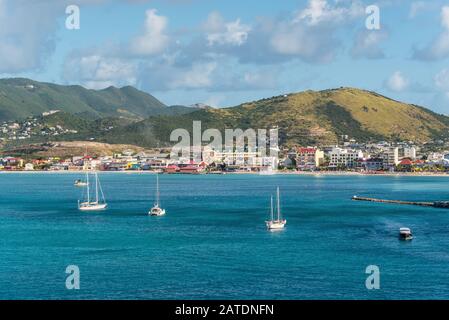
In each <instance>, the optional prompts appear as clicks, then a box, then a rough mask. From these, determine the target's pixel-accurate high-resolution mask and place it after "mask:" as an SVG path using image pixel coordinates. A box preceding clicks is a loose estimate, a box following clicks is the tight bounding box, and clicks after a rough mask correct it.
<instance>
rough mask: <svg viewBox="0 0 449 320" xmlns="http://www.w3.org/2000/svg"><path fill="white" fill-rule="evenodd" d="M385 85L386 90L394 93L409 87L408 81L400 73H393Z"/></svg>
mask: <svg viewBox="0 0 449 320" xmlns="http://www.w3.org/2000/svg"><path fill="white" fill-rule="evenodd" d="M386 85H387V87H388V89H390V90H392V91H396V92H400V91H404V90H405V89H407V87H408V85H409V81H408V79H407V78H405V77H404V76H403V75H402V73H401V72H400V71H395V72H394V73H393V74H392V75H391V76H390V78H388V80H387V82H386Z"/></svg>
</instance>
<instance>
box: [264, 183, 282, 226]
mask: <svg viewBox="0 0 449 320" xmlns="http://www.w3.org/2000/svg"><path fill="white" fill-rule="evenodd" d="M276 209H277V217H276V219H275V217H274V207H273V196H271V209H270V220H268V221H265V223H266V225H267V228H268V230H280V229H284V227H285V225H286V224H287V220H285V219H281V205H280V197H279V187H278V188H277V194H276Z"/></svg>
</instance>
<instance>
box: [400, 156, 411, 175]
mask: <svg viewBox="0 0 449 320" xmlns="http://www.w3.org/2000/svg"><path fill="white" fill-rule="evenodd" d="M412 166H413V161H412V160H410V159H402V160H401V162H399V164H398V170H399V171H405V172H411V171H412Z"/></svg>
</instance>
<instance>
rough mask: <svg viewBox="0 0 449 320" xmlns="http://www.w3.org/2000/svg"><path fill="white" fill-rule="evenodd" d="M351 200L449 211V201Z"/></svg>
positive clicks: (354, 198) (356, 198) (356, 197)
mask: <svg viewBox="0 0 449 320" xmlns="http://www.w3.org/2000/svg"><path fill="white" fill-rule="evenodd" d="M352 200H354V201H369V202H380V203H392V204H404V205H412V206H421V207H434V208H444V209H449V201H435V202H420V201H403V200H386V199H376V198H367V197H358V196H353V197H352Z"/></svg>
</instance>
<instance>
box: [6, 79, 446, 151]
mask: <svg viewBox="0 0 449 320" xmlns="http://www.w3.org/2000/svg"><path fill="white" fill-rule="evenodd" d="M14 81H16V82H14V84H12V83H8V86H16V87H17V86H19V87H20V86H22V87H21V88H16V89H14V90H17V92H19V93H22V94H24V95H25V96H26V98H27V99H31V97H33V95H36V97H37V98H36V99H37V100H38V101H42V99H44V97H45V95H44V94H43V93H42V92H44V91H48V92H51V95H52V97H53V98H52V99H56V98H55V97H57V98H58V99H62V98H61V97H67V100H66V101H65V102H64V103H65V106H67V108H65V109H67V110H65V111H63V112H58V113H55V114H52V115H50V116H46V117H42V116H39V117H37V120H36V121H37V125H35V126H34V127H33V128H34V129H33V130H34V131H33V132H35V134H33V135H31V137H29V138H27V139H19V138H20V135H23V134H24V133H22V132H26V128H25V129H23V128H22V127H26V126H25V125H24V123H27V121H28V120H27V121H24V122H23V123H22V125H21V128H22V129H17V130H16V131H17V132H18V133H16V139H11V133H10V132H8V133H5V134H3V136H2V137H3V138H4V139H6V140H4V141H5V143H4V144H6V145H20V144H24V143H29V142H42V141H63V140H66V141H74V140H78V141H80V140H90V141H93V140H95V141H98V142H107V143H113V144H114V143H120V144H134V145H138V146H142V147H157V146H159V147H165V146H170V145H172V144H173V143H171V142H170V133H171V132H172V131H173V130H175V129H178V128H184V129H187V130H188V131H189V132H191V131H192V123H193V121H195V120H197V121H201V123H202V130H203V131H204V130H206V129H210V128H216V129H219V130H220V131H222V132H223V131H224V129H226V128H230V129H237V128H241V129H248V128H253V129H270V128H273V127H278V128H279V137H280V143H281V144H282V145H285V146H291V145H330V144H335V143H337V141H338V139H339V137H340V136H341V135H347V136H349V137H351V138H355V139H356V140H358V141H360V142H368V141H379V140H393V141H415V142H418V143H419V142H421V143H422V142H426V141H430V140H435V139H440V138H447V137H449V117H446V116H443V115H440V114H436V113H434V112H432V111H430V110H428V109H425V108H423V107H419V106H415V105H410V104H406V103H402V102H399V101H395V100H392V99H389V98H387V97H384V96H382V95H379V94H377V93H375V92H370V91H365V90H360V89H354V88H339V89H331V90H323V91H305V92H301V93H294V94H289V95H283V96H277V97H272V98H267V99H262V100H258V101H253V102H248V103H244V104H241V105H239V106H236V107H231V108H223V109H213V108H188V107H183V106H172V107H166V106H164V105H159V106H157V105H158V104H155V105H151V104H150V101H153V99H154V98H153V99H152V98H151V96H150V95H147V94H145V93H142V92H140V91H138V90H137V89H134V88H131V87H124V88H121V89H117V88H108V89H105V90H100V91H93V90H86V89H83V88H81V87H63V86H56V85H49V84H48V85H47V84H40V83H36V86H37V87H35V88H28V89H27V88H26V87H24V82H20V81H19V80H17V79H16V80H14ZM22 81H25V80H22ZM26 81H28V80H26ZM0 83H1V81H0ZM4 86H5V84H4V83H3V87H4ZM14 90H13V89H11V90H10V91H8V92H10V93H9V94H10V95H11V92H16V91H14ZM26 90H31V91H33V90H35V91H39V92H40V93H38V92H34V93H24V91H26ZM55 90H57V92H58V94H55ZM74 90H75V91H76V92H79V93H80V94H81V93H83V94H84V95H85V96H83V97H82V98H81V96H82V95H76V94H74V93H73V92H74ZM63 93H64V94H63ZM69 93H70V94H69ZM49 94H50V93H49ZM14 96H15V97H18V96H19V94H18V93H17V94H16V93H14ZM75 98H76V99H75ZM39 99H41V100H39ZM70 99H74V100H70ZM31 100H32V99H31ZM31 100H25V101H31ZM0 101H2V100H1V99H0ZM49 101H50V100H49ZM51 101H54V100H51ZM118 101H122V105H121V106H120V107H119V108H118V107H117V106H118V104H119V102H118ZM27 103H30V104H32V105H31V106H28V105H27ZM33 103H34V104H33ZM36 103H37V102H36V101H34V100H33V102H24V105H26V106H27V108H28V109H27V108H18V109H17V110H15V112H19V111H21V112H24V111H23V110H28V112H31V111H30V110H36V109H37V108H38V107H37V106H36V105H35V104H36ZM4 105H5V104H4V103H0V110H2V111H1V112H3V113H4V112H7V111H11V112H12V111H14V110H13V109H11V110H10V109H8V108H4V107H3V106H4ZM47 105H51V104H50V103H47ZM75 105H76V106H79V107H78V109H77V108H75V107H74V106H75ZM39 106H40V105H39ZM59 106H60V105H59ZM50 109H62V108H60V107H59V108H58V107H57V106H56V104H54V105H51V108H50ZM82 110H84V111H82ZM41 111H45V110H44V109H41ZM76 111H78V112H76ZM26 114H27V113H26V112H24V113H23V116H25V115H26ZM149 114H153V115H152V116H148V115H149ZM87 115H91V117H87ZM144 117H145V119H144V120H140V121H137V120H136V119H138V118H140V119H142V118H144ZM33 121H34V120H33ZM24 130H25V131H24ZM10 131H14V130H12V129H11V130H10ZM42 131H44V133H42ZM25 134H26V133H25ZM22 138H23V137H22Z"/></svg>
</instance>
